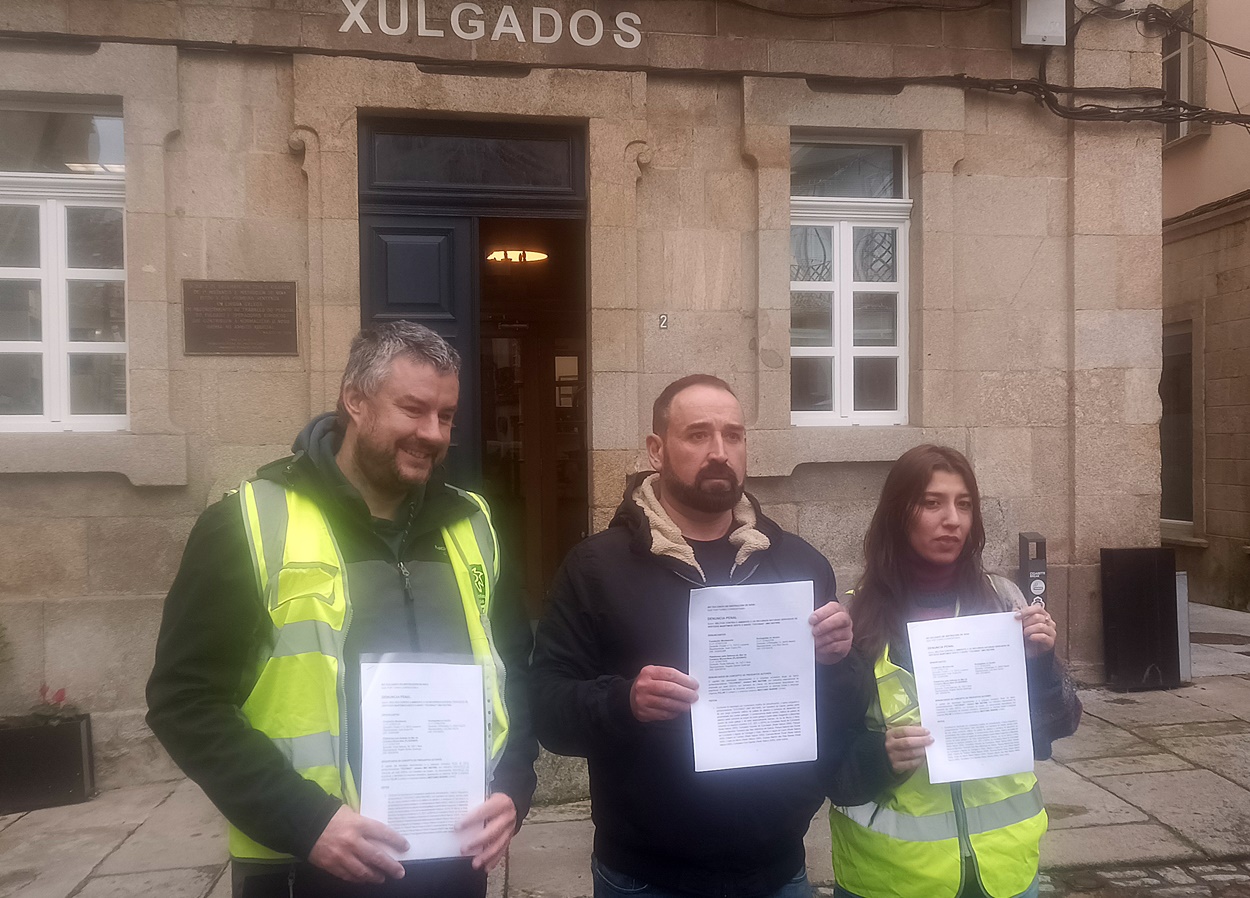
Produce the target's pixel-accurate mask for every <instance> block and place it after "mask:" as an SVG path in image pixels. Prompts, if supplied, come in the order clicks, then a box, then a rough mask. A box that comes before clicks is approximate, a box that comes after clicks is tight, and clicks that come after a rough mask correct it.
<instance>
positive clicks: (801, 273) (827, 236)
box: [790, 228, 833, 283]
mask: <svg viewBox="0 0 1250 898" xmlns="http://www.w3.org/2000/svg"><path fill="white" fill-rule="evenodd" d="M790 280H792V281H823V282H825V283H829V282H830V281H832V280H833V230H832V229H830V228H791V229H790Z"/></svg>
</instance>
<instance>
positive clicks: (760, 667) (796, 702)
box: [690, 580, 816, 771]
mask: <svg viewBox="0 0 1250 898" xmlns="http://www.w3.org/2000/svg"><path fill="white" fill-rule="evenodd" d="M812 589H813V587H812V583H811V581H810V580H807V581H802V582H798V583H767V584H759V585H751V586H711V587H706V588H704V589H692V590H691V591H690V673H691V675H692V676H693V677H694V679H695V680H696V681H698V682H699V683H701V684H702V686H701V687H700V690H699V700H698V701H697V702H696V703H695V704H694V706H693V707H692V708H691V729H692V731H693V734H694V769H695V770H699V771H702V770H727V769H730V768H735V767H758V766H761V765H764V764H786V763H791V762H795V761H814V760H815V759H816V663H815V661H816V659H815V647H814V637H813V635H812V626H811V624H810V623H809V622H808V619H809V617H810V616H811V614H812Z"/></svg>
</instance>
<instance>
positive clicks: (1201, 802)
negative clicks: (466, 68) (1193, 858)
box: [1097, 770, 1250, 860]
mask: <svg viewBox="0 0 1250 898" xmlns="http://www.w3.org/2000/svg"><path fill="white" fill-rule="evenodd" d="M1097 783H1098V785H1099V786H1102V787H1103V788H1105V789H1107V790H1108V791H1110V792H1114V793H1115V794H1116V795H1118V796H1120V797H1121V798H1123V799H1124V800H1125V801H1127V802H1129V803H1130V804H1133V805H1136V806H1137V807H1139V808H1141V809H1142V810H1143V811H1145V812H1146V813H1147V814H1149V815H1151V816H1152V817H1154V818H1155V819H1156V820H1158V821H1159V822H1160V823H1162V824H1164V825H1166V826H1168V827H1170V828H1171V829H1173V830H1175V831H1176V832H1177V833H1179V834H1180V835H1182V836H1184V837H1185V838H1186V839H1188V840H1189V841H1190V842H1192V843H1193V844H1195V845H1197V846H1198V847H1199V848H1201V849H1202V850H1203V851H1205V852H1207V854H1209V855H1211V856H1212V857H1241V856H1244V855H1245V854H1246V853H1247V846H1250V792H1247V791H1246V790H1245V789H1242V788H1241V787H1239V786H1236V785H1234V784H1233V783H1231V782H1229V781H1228V780H1226V779H1224V778H1223V777H1221V776H1217V775H1216V774H1214V773H1212V772H1210V771H1209V770H1181V771H1176V772H1173V773H1143V774H1137V775H1134V776H1106V777H1101V778H1099V779H1098V780H1097ZM1101 835H1102V833H1101V831H1100V833H1099V836H1100V838H1101ZM1131 857H1132V855H1131V854H1130V855H1127V856H1126V857H1125V859H1126V860H1127V859H1129V858H1131Z"/></svg>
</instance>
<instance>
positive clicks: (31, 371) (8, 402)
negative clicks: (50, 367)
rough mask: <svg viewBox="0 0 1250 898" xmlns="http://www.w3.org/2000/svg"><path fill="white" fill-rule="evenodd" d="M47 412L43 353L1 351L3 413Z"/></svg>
mask: <svg viewBox="0 0 1250 898" xmlns="http://www.w3.org/2000/svg"><path fill="white" fill-rule="evenodd" d="M42 414H43V357H42V356H40V355H39V353H37V352H21V353H16V352H14V353H7V352H4V353H0V415H42Z"/></svg>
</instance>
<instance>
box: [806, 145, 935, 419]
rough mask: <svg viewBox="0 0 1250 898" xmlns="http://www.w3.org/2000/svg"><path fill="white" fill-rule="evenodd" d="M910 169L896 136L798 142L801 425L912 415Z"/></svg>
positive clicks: (899, 417)
mask: <svg viewBox="0 0 1250 898" xmlns="http://www.w3.org/2000/svg"><path fill="white" fill-rule="evenodd" d="M905 171H906V148H905V147H904V146H902V145H900V144H897V143H875V144H873V143H869V144H864V143H856V144H844V143H818V142H807V141H803V142H797V141H796V142H795V143H794V144H793V146H792V147H791V199H790V409H791V412H790V418H791V423H793V424H795V425H855V424H858V425H892V424H906V423H907V377H908V370H907V361H908V355H907V345H908V343H907V278H908V272H907V260H908V224H909V220H910V216H911V200H909V199H908V198H907V197H906V195H905V192H906V177H905Z"/></svg>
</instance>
